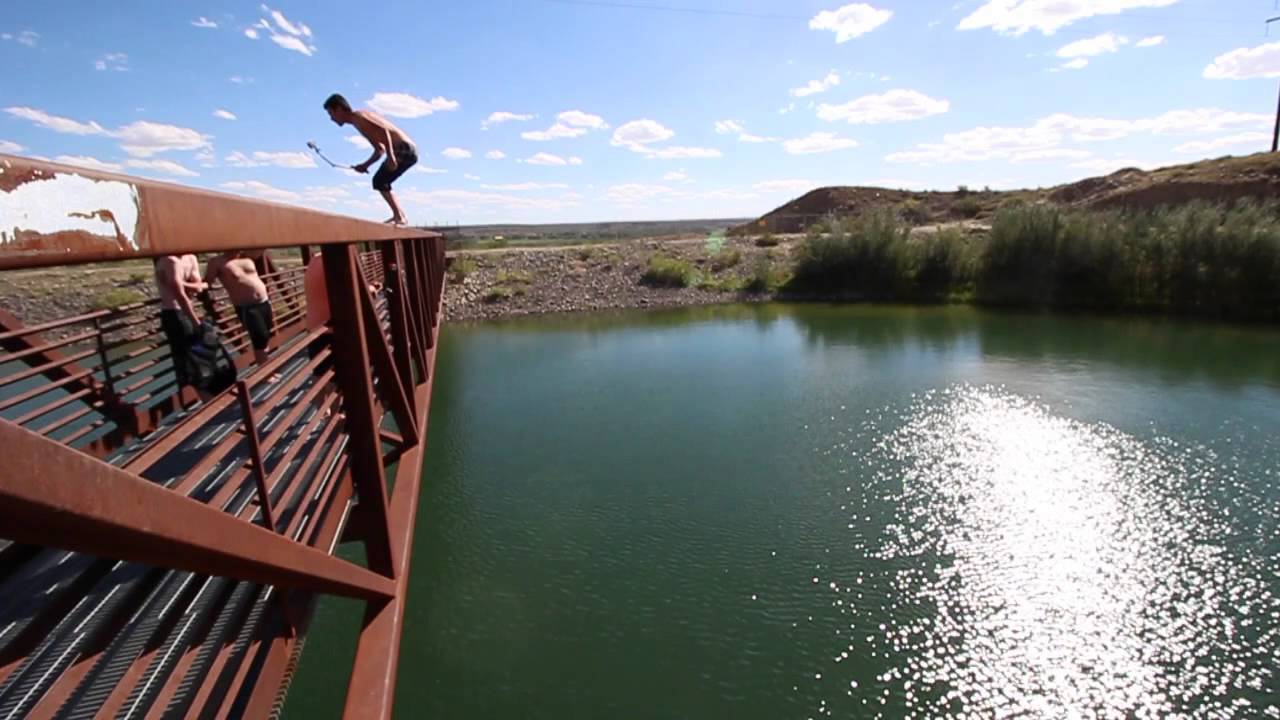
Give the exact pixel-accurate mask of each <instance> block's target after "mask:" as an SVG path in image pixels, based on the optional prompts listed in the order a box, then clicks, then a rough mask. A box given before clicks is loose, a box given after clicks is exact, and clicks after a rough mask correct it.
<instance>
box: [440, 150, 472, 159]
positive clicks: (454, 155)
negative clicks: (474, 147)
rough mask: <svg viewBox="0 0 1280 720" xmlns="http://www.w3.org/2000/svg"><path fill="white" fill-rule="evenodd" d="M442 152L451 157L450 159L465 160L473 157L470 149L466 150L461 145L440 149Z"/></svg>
mask: <svg viewBox="0 0 1280 720" xmlns="http://www.w3.org/2000/svg"><path fill="white" fill-rule="evenodd" d="M440 154H441V155H443V156H445V157H447V158H449V159H450V160H464V159H466V158H469V157H471V151H470V150H464V149H462V148H460V147H448V148H445V149H444V150H442V151H440Z"/></svg>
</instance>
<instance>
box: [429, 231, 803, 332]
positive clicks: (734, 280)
mask: <svg viewBox="0 0 1280 720" xmlns="http://www.w3.org/2000/svg"><path fill="white" fill-rule="evenodd" d="M773 242H774V241H767V242H766V244H765V246H760V245H757V241H756V240H753V239H747V238H731V239H724V240H719V241H708V240H706V239H705V238H690V239H676V240H634V241H626V242H621V243H612V244H595V245H579V246H573V247H547V248H538V247H531V248H518V249H511V248H508V249H502V250H481V251H459V252H454V253H450V269H449V277H448V281H447V284H446V285H445V308H446V309H445V319H446V320H447V321H451V322H458V321H476V320H490V319H496V318H503V317H513V316H522V315H538V314H545V313H568V312H589V311H594V310H612V309H626V308H637V309H647V308H668V307H681V306H691V305H714V304H720V303H729V302H760V301H765V300H769V299H771V298H772V294H771V293H770V292H768V291H756V292H752V291H749V290H747V289H746V286H747V285H748V284H749V283H750V281H751V280H752V278H753V277H754V276H755V275H756V274H757V273H760V272H762V271H763V270H764V268H768V269H769V271H770V272H778V271H779V270H780V269H781V268H783V267H784V266H785V265H786V264H787V262H788V261H787V256H788V255H789V254H790V252H791V244H792V243H793V242H794V239H785V240H782V241H779V242H778V244H776V245H774V244H773ZM655 255H659V256H662V257H664V258H669V259H671V260H673V261H675V263H679V264H687V267H689V268H690V269H692V271H693V277H694V279H693V281H692V282H691V283H690V285H689V286H688V287H663V286H655V285H654V284H652V283H650V282H646V281H645V279H644V275H645V271H646V269H647V268H648V266H649V261H650V258H652V257H653V256H655Z"/></svg>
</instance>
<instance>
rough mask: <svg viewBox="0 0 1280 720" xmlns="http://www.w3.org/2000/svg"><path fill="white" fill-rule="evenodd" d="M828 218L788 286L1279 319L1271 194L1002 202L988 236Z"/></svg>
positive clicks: (1278, 220)
mask: <svg viewBox="0 0 1280 720" xmlns="http://www.w3.org/2000/svg"><path fill="white" fill-rule="evenodd" d="M828 222H829V230H830V231H829V232H828V233H825V234H824V233H820V232H818V231H817V230H816V229H812V228H811V230H810V232H809V234H808V236H807V237H806V238H805V239H804V240H803V241H802V242H801V243H800V244H799V245H798V246H797V248H796V250H795V253H794V255H795V268H794V276H793V278H792V280H791V283H790V287H791V288H792V289H795V290H797V291H800V292H817V293H832V294H839V295H845V294H849V295H856V296H861V297H866V298H869V299H904V300H910V299H921V300H932V299H948V298H969V297H972V298H974V299H976V300H977V301H979V302H982V303H990V304H1010V305H1020V306H1039V307H1066V308H1086V309H1094V310H1144V311H1147V310H1163V311H1172V312H1177V313H1182V314H1195V315H1208V316H1214V317H1224V318H1241V319H1257V320H1280V282H1277V281H1276V278H1280V201H1276V200H1268V201H1265V202H1260V201H1253V200H1245V201H1241V202H1238V203H1236V204H1234V205H1218V204H1211V203H1205V202H1193V203H1189V204H1186V205H1181V206H1178V207H1172V208H1169V207H1165V208H1157V209H1154V210H1136V211H1118V210H1115V211H1105V212H1099V211H1082V210H1064V209H1061V208H1057V207H1053V206H1048V205H1031V204H1027V203H1008V204H1004V205H1002V206H1001V207H999V208H998V209H997V211H996V213H995V217H994V218H993V220H992V227H991V231H990V233H989V234H987V235H986V236H985V237H983V236H973V235H970V234H968V233H965V232H961V231H959V230H957V229H954V228H944V229H942V230H940V231H939V232H937V233H921V232H917V233H914V234H912V233H910V232H909V230H908V229H907V228H906V227H905V225H904V224H903V223H902V221H901V220H900V219H899V218H898V214H897V213H895V212H883V213H882V212H876V213H871V214H868V215H866V216H864V217H861V218H857V219H845V220H830V221H828ZM748 285H749V286H755V287H759V286H761V285H762V282H761V281H758V280H757V281H755V282H754V283H753V282H751V281H749V282H748Z"/></svg>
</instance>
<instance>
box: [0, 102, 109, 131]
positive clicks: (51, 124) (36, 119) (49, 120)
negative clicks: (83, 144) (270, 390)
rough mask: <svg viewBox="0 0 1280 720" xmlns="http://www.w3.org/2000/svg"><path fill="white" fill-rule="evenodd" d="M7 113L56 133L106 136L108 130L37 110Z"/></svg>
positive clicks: (13, 110) (22, 109) (12, 108)
mask: <svg viewBox="0 0 1280 720" xmlns="http://www.w3.org/2000/svg"><path fill="white" fill-rule="evenodd" d="M4 111H5V112H7V113H9V114H10V115H13V116H14V117H20V118H22V119H23V120H30V121H31V122H33V123H35V124H36V125H39V126H40V127H42V128H45V129H48V130H52V131H54V132H60V133H66V134H68V135H105V134H107V130H106V128H104V127H102V126H101V125H99V124H98V123H96V122H93V121H92V120H90V121H89V122H87V123H82V122H78V121H76V120H71V119H70V118H64V117H59V116H57V115H50V114H48V113H46V112H45V111H43V110H36V109H35V108H29V107H7V108H5V109H4Z"/></svg>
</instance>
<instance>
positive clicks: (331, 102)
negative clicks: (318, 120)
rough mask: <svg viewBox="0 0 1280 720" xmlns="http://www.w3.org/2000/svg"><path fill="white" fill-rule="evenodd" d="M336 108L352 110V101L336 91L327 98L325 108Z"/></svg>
mask: <svg viewBox="0 0 1280 720" xmlns="http://www.w3.org/2000/svg"><path fill="white" fill-rule="evenodd" d="M334 108H338V109H339V110H345V111H347V112H351V103H349V102H347V99H346V98H344V97H342V96H341V95H339V94H338V93H334V94H332V95H330V96H329V98H328V99H327V100H325V101H324V109H325V110H332V109H334Z"/></svg>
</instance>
